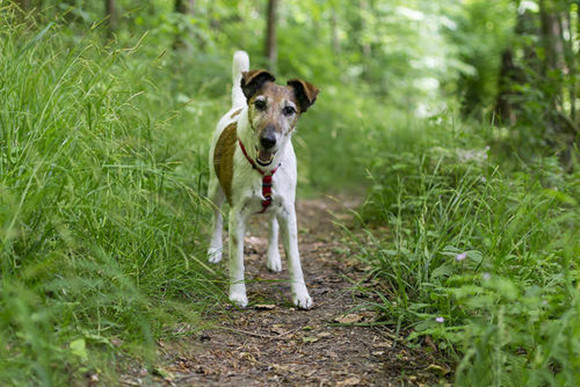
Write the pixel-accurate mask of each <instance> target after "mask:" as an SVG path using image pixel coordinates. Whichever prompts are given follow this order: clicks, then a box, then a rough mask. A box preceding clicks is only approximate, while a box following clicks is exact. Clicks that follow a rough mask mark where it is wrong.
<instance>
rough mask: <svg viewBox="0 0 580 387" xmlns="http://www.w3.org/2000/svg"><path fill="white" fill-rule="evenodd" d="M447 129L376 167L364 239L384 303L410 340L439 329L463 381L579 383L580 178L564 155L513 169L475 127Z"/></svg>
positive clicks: (431, 128)
mask: <svg viewBox="0 0 580 387" xmlns="http://www.w3.org/2000/svg"><path fill="white" fill-rule="evenodd" d="M444 126H446V127H449V126H448V123H447V124H444ZM441 129H442V128H441V127H440V126H439V125H437V123H434V122H432V123H430V124H426V128H425V129H424V131H423V133H424V134H425V137H427V138H426V139H424V140H423V141H421V142H418V143H414V144H411V143H407V144H405V142H403V141H394V142H393V143H394V144H397V152H393V153H388V152H385V153H384V156H383V158H381V159H380V160H376V161H375V166H374V168H373V169H372V170H371V177H372V181H373V188H372V190H371V192H370V194H369V196H368V199H367V202H366V203H365V206H364V207H363V209H362V212H361V215H362V219H363V220H365V221H367V222H370V223H369V226H370V225H375V227H374V231H372V230H373V228H372V227H371V228H370V229H369V230H368V232H367V234H366V238H368V240H367V239H366V238H364V239H359V244H358V245H359V247H360V251H361V257H362V258H363V259H364V260H366V261H368V262H369V263H371V264H372V265H373V267H374V271H373V276H374V277H376V278H378V279H380V281H379V283H381V284H384V286H385V288H384V291H382V292H381V293H380V294H379V296H380V297H381V299H382V300H383V302H382V303H381V304H379V305H378V307H379V308H380V309H381V310H383V311H384V314H385V318H386V319H388V320H389V321H391V322H392V323H393V324H395V325H397V326H398V327H402V328H412V333H411V334H410V336H409V339H410V340H416V339H418V338H420V337H422V336H425V335H430V336H432V337H434V338H437V339H439V347H440V349H441V350H444V351H446V352H447V353H448V354H450V355H452V356H455V357H456V358H457V359H458V361H459V366H458V368H457V371H456V378H457V383H458V384H460V385H481V384H485V385H545V384H551V385H561V384H564V385H574V384H577V383H578V381H579V380H580V379H579V375H578V373H577V369H578V363H577V359H578V354H579V351H580V339H579V337H580V336H578V335H577V330H578V328H577V326H578V325H577V324H578V318H579V316H578V297H577V296H578V288H577V283H578V276H579V274H580V272H579V264H580V261H579V260H578V257H579V255H578V252H579V249H580V244H579V243H578V240H580V239H579V231H578V227H577V225H578V224H579V221H580V211H578V203H577V201H576V198H577V197H578V196H577V193H578V192H577V189H578V186H577V181H578V176H577V175H575V176H570V175H566V174H565V173H563V171H562V170H561V169H560V168H559V167H558V165H559V164H558V162H557V160H555V159H550V160H547V161H542V162H538V163H536V164H535V165H526V166H523V167H521V168H519V169H520V170H524V171H525V173H523V172H512V173H510V174H509V175H503V174H502V172H501V168H500V167H499V166H497V165H496V164H495V163H494V162H493V159H492V161H490V160H488V152H489V149H488V148H486V147H484V146H482V145H481V144H482V140H481V139H478V137H477V136H473V134H470V133H471V130H469V129H466V128H455V130H450V132H451V133H454V134H453V135H451V136H449V135H448V136H447V137H445V136H442V135H441V133H439V132H440V130H441ZM477 130H480V129H477ZM392 137H393V138H396V137H397V134H393V135H392ZM442 138H443V139H445V138H446V140H443V142H442V140H441V139H442ZM433 139H437V142H439V145H441V146H433V145H434V140H433ZM466 144H471V147H472V148H465V146H466ZM478 144H480V145H478ZM474 145H475V146H477V147H476V148H473V147H474ZM382 149H383V151H384V148H382ZM377 225H380V226H383V227H379V228H377V227H376V226H377ZM369 240H370V242H371V243H370V244H369V243H368V242H369ZM575 332H576V335H574V333H575Z"/></svg>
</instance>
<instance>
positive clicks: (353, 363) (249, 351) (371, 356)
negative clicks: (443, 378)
mask: <svg viewBox="0 0 580 387" xmlns="http://www.w3.org/2000/svg"><path fill="white" fill-rule="evenodd" d="M355 206H356V201H352V200H350V201H349V200H338V199H336V198H330V197H327V198H324V199H315V200H300V201H298V203H297V212H298V222H299V235H300V251H301V258H302V263H303V268H304V273H305V278H306V283H307V285H308V287H309V290H310V294H311V296H312V298H313V300H314V307H313V308H312V309H311V310H308V311H302V310H297V309H295V308H294V307H293V305H292V303H291V299H290V287H289V285H288V283H287V282H285V281H286V279H287V276H288V272H287V269H286V265H285V262H284V259H283V264H284V270H283V272H282V273H270V272H269V271H268V270H267V269H266V257H265V252H266V247H267V240H266V235H267V234H266V230H264V229H262V228H261V226H260V224H259V223H258V222H259V220H260V219H259V218H258V219H254V220H255V221H254V222H251V224H250V226H249V232H248V233H247V236H246V279H247V280H248V285H247V288H248V297H249V300H250V305H249V306H248V308H247V309H245V310H239V309H237V308H234V307H233V306H228V310H227V311H225V312H224V311H222V312H210V313H208V316H207V317H208V318H209V319H210V320H214V321H217V324H216V326H215V327H214V328H211V329H206V330H204V331H202V332H196V333H194V334H192V335H187V336H185V337H184V338H182V339H179V340H176V341H172V342H163V343H160V345H159V352H160V359H159V360H160V368H159V371H158V372H157V373H158V375H157V376H156V377H155V378H154V380H156V382H158V383H160V384H167V385H193V386H197V385H203V386H208V385H209V386H225V385H229V386H252V385H279V384H291V385H317V386H323V385H328V386H330V385H332V386H351V385H381V386H384V385H400V384H401V383H402V384H404V385H419V384H423V383H427V384H436V383H437V381H438V380H439V376H438V375H437V373H439V374H440V373H441V371H442V370H443V367H440V366H438V365H435V364H437V363H438V362H437V361H436V359H435V357H434V356H433V355H432V354H430V353H427V352H426V351H424V350H421V349H417V350H411V349H409V348H407V347H405V345H404V344H403V343H402V342H397V339H396V337H395V335H394V334H393V333H391V332H390V331H389V330H388V329H387V328H385V327H384V326H376V325H375V326H372V323H373V322H376V320H377V319H378V318H379V317H378V315H377V314H376V313H375V312H374V311H371V310H368V309H361V305H362V304H363V303H364V302H365V301H369V300H368V299H367V298H365V296H364V294H363V293H361V292H360V291H357V290H356V286H354V285H355V284H356V283H358V282H359V281H361V280H363V279H364V269H363V267H362V266H361V264H360V262H358V261H356V260H355V259H354V258H352V257H350V254H349V248H348V246H347V245H346V244H345V243H343V242H341V239H342V238H341V235H342V234H341V231H340V230H339V229H338V227H337V226H336V225H335V224H334V221H339V222H341V223H343V222H346V223H347V224H348V222H349V221H350V222H352V221H351V220H350V219H351V218H352V216H351V215H350V214H349V210H350V209H351V208H354V207H355ZM249 235H251V236H249ZM225 260H227V257H225ZM222 264H224V263H222ZM349 323H350V324H349ZM352 323H354V324H359V325H358V326H355V325H352ZM361 325H366V326H361ZM437 371H438V372H437ZM131 379H132V380H129V379H125V381H126V382H128V384H142V381H141V380H140V379H139V378H131Z"/></svg>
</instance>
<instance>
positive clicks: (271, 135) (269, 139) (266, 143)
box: [260, 127, 276, 149]
mask: <svg viewBox="0 0 580 387" xmlns="http://www.w3.org/2000/svg"><path fill="white" fill-rule="evenodd" d="M260 144H262V146H263V147H264V149H270V148H272V147H273V146H274V145H276V133H275V129H274V128H272V127H268V128H266V130H265V131H264V133H262V135H261V136H260Z"/></svg>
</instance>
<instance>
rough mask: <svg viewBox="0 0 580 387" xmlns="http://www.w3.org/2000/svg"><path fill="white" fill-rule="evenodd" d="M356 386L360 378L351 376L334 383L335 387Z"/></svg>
mask: <svg viewBox="0 0 580 387" xmlns="http://www.w3.org/2000/svg"><path fill="white" fill-rule="evenodd" d="M358 384H360V378H359V377H358V376H351V377H349V378H346V379H345V380H343V381H342V382H338V383H336V385H337V386H356V385H358Z"/></svg>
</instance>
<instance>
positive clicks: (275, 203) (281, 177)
mask: <svg viewBox="0 0 580 387" xmlns="http://www.w3.org/2000/svg"><path fill="white" fill-rule="evenodd" d="M249 70H250V60H249V58H248V54H246V53H245V52H243V51H238V52H236V53H235V54H234V60H233V86H232V108H231V109H230V111H229V112H227V113H226V115H224V116H223V117H222V118H221V120H220V121H219V123H218V125H217V128H216V131H215V134H214V137H213V141H212V146H211V150H210V154H209V164H210V168H209V169H210V172H209V174H210V180H209V189H208V197H209V199H210V200H211V201H212V202H213V203H214V204H215V225H214V226H215V230H214V233H213V237H212V239H211V243H210V247H209V251H208V255H209V261H210V262H212V263H217V262H219V261H220V260H221V259H222V249H223V242H222V229H223V218H222V214H221V206H222V204H223V201H224V198H225V199H227V200H228V203H229V204H230V216H229V240H230V243H229V248H230V256H229V258H230V300H231V301H232V302H233V303H235V304H237V305H238V306H240V307H245V306H246V305H247V304H248V297H247V296H246V285H245V283H244V230H245V223H246V219H247V218H248V217H249V216H250V215H252V214H256V213H265V214H267V215H268V216H269V218H270V233H269V238H268V239H269V240H268V244H269V246H268V264H267V266H268V268H269V269H270V270H272V271H275V272H279V271H281V270H282V262H281V261H280V253H279V251H278V227H280V230H281V233H282V242H283V245H284V250H285V252H286V257H287V261H288V270H289V272H290V280H291V285H292V296H293V301H294V304H295V305H296V306H297V307H299V308H302V309H308V308H310V307H311V306H312V298H310V295H309V294H308V290H307V289H306V284H305V283H304V276H303V274H302V267H301V266H300V255H299V253H298V235H297V226H296V212H295V209H294V202H295V196H296V177H297V176H296V156H295V154H294V148H293V147H292V142H291V137H292V133H293V131H294V129H295V127H296V123H297V122H298V118H300V115H301V114H302V113H304V112H305V111H306V110H307V109H308V108H309V107H310V106H311V105H312V104H313V103H314V101H315V100H316V96H317V94H318V89H317V88H316V87H314V86H313V85H311V84H310V83H308V82H304V81H301V80H299V79H292V80H290V81H288V82H287V86H280V85H277V84H275V83H274V80H275V78H274V76H273V75H272V74H271V73H269V72H268V71H266V70H253V71H249ZM278 225H279V226H278Z"/></svg>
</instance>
